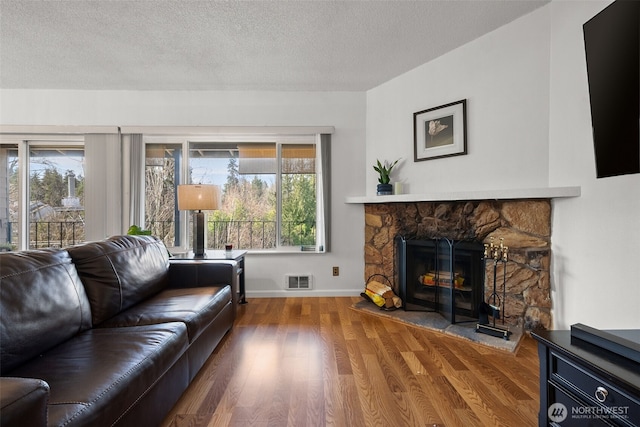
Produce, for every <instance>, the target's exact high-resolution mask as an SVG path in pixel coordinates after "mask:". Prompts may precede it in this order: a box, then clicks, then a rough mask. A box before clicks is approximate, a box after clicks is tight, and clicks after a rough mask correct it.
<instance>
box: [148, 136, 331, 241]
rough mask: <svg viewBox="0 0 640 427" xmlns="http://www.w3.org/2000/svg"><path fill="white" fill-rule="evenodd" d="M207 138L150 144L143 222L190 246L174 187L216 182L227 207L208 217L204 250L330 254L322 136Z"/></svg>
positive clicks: (186, 217) (184, 215)
mask: <svg viewBox="0 0 640 427" xmlns="http://www.w3.org/2000/svg"><path fill="white" fill-rule="evenodd" d="M207 139H208V140H204V139H203V138H198V140H189V138H185V140H184V141H182V142H181V143H179V144H176V143H172V144H166V143H159V142H156V140H155V139H154V140H153V141H149V140H147V142H146V145H145V147H146V149H145V151H146V156H145V168H146V170H145V220H146V225H147V227H148V228H150V229H151V231H152V233H153V234H155V235H158V236H161V237H162V238H163V240H164V241H165V243H166V244H167V245H168V246H185V247H190V246H191V235H190V233H191V229H192V227H191V226H190V222H191V218H192V215H190V214H189V213H187V212H179V211H177V210H176V209H177V208H176V206H177V203H176V187H177V185H178V184H181V183H190V184H216V185H218V186H220V188H221V190H222V207H221V209H219V210H216V211H213V212H206V213H207V227H206V230H207V231H206V245H207V248H210V249H221V248H223V247H224V245H225V244H233V245H234V247H237V248H242V249H254V250H295V251H301V250H304V251H314V252H324V251H326V249H327V239H326V237H325V232H324V231H325V230H326V229H327V228H326V225H325V224H326V219H325V218H326V215H325V212H324V210H322V209H323V208H324V206H328V204H327V203H325V202H324V201H323V200H324V199H325V198H327V191H328V183H327V182H326V180H325V181H324V185H322V184H323V182H321V181H322V180H321V179H320V178H321V177H322V176H323V174H322V173H318V171H319V170H321V169H322V168H323V163H322V161H321V160H322V157H323V156H322V149H321V148H322V143H321V138H320V136H319V135H318V136H316V135H303V136H280V137H261V138H256V137H233V138H229V137H225V138H220V139H218V140H216V138H211V139H209V138H207ZM325 144H327V145H328V135H327V140H326V142H325ZM182 153H184V156H183V154H182ZM327 153H328V151H327ZM324 167H325V168H327V167H328V166H327V163H326V162H325V166H324ZM327 176H328V175H327ZM319 177H320V178H319ZM181 218H183V219H182V221H184V222H185V223H184V224H182V223H181Z"/></svg>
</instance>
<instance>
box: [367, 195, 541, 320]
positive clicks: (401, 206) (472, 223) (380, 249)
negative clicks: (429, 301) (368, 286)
mask: <svg viewBox="0 0 640 427" xmlns="http://www.w3.org/2000/svg"><path fill="white" fill-rule="evenodd" d="M364 211H365V251H364V252H365V280H367V278H369V277H370V276H371V275H373V274H382V275H384V276H386V277H388V278H389V280H390V282H391V283H392V285H393V287H394V291H395V292H396V293H397V294H399V289H398V284H399V273H400V272H399V271H398V266H397V265H396V259H397V253H396V251H397V249H396V245H395V242H394V240H395V239H396V237H397V236H402V237H403V238H405V239H416V240H427V239H450V240H454V241H474V242H477V243H480V244H483V243H486V242H489V240H490V238H491V237H493V238H494V239H495V240H496V241H499V239H500V238H503V239H504V244H505V245H506V246H508V247H509V262H507V263H506V264H504V265H503V264H502V263H500V265H498V273H497V274H498V277H501V278H502V277H503V276H504V277H506V289H504V290H503V287H502V281H499V283H498V284H497V285H498V286H497V289H496V291H497V292H499V293H500V295H502V294H503V291H504V293H505V295H506V298H505V302H504V313H503V318H504V321H505V323H506V324H508V325H511V326H518V327H523V328H524V329H525V330H531V329H536V328H538V327H542V328H545V329H549V328H550V327H551V312H550V310H551V297H550V285H549V284H550V276H549V263H550V255H551V254H550V251H551V248H550V244H551V202H550V199H526V200H490V201H489V200H475V201H452V202H443V201H416V202H389V203H364ZM505 268H506V271H505ZM484 274H485V283H486V284H487V286H485V290H484V296H483V297H484V299H485V300H486V299H487V297H488V295H489V294H490V293H491V292H492V286H493V281H492V277H493V268H492V267H491V272H490V271H489V269H488V267H487V270H486V271H484Z"/></svg>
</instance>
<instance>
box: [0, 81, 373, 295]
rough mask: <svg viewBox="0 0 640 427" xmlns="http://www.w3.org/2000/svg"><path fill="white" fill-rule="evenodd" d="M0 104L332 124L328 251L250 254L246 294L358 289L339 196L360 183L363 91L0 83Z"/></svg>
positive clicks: (67, 113)
mask: <svg viewBox="0 0 640 427" xmlns="http://www.w3.org/2000/svg"><path fill="white" fill-rule="evenodd" d="M0 112H1V116H0V124H4V125H67V126H73V125H103V124H108V125H115V126H123V125H131V126H134V125H148V126H153V125H156V126H163V125H164V126H334V127H335V133H334V135H333V137H332V159H331V161H332V199H331V204H332V218H331V219H332V224H331V227H332V233H331V241H332V251H331V253H327V254H309V253H305V254H287V255H282V254H272V255H265V254H253V255H252V254H250V255H249V256H248V257H247V269H246V280H247V294H248V296H249V297H252V296H270V295H273V296H282V295H294V296H301V295H345V294H347V295H358V294H359V293H360V292H361V291H362V287H363V284H364V278H363V270H364V255H363V248H364V215H363V208H362V206H359V205H347V204H345V203H344V200H345V197H346V196H347V195H352V194H356V193H359V192H360V191H361V189H362V188H363V187H364V184H363V182H364V168H365V164H364V156H363V154H362V153H364V151H365V94H364V93H361V92H360V93H356V92H340V93H327V92H311V93H304V92H181V91H175V92H153V91H141V92H131V91H64V90H2V91H0ZM333 266H339V267H340V276H338V277H333V276H332V274H331V273H332V267H333ZM287 273H293V274H312V275H313V276H314V279H315V290H314V291H313V292H311V293H309V292H306V291H284V290H283V288H284V275H285V274H287Z"/></svg>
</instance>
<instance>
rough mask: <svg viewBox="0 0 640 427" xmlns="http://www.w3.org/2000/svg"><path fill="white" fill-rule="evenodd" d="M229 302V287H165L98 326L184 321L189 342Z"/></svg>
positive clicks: (195, 337)
mask: <svg viewBox="0 0 640 427" xmlns="http://www.w3.org/2000/svg"><path fill="white" fill-rule="evenodd" d="M229 303H231V287H230V286H211V287H202V288H185V289H166V290H164V291H162V292H160V293H159V294H156V295H154V296H153V297H151V298H149V299H147V300H145V301H143V302H141V303H139V304H136V305H135V306H133V307H131V308H130V309H128V310H126V311H124V312H122V313H120V314H118V315H117V316H115V317H113V318H111V319H109V320H107V321H105V322H103V323H102V324H101V325H100V327H125V326H138V325H150V324H155V323H164V322H184V323H186V325H187V331H188V334H189V342H190V343H192V342H193V341H195V340H196V339H197V338H198V336H199V335H200V334H201V333H202V331H203V330H205V329H206V328H207V326H208V325H209V324H210V323H211V322H212V321H213V320H214V319H215V317H216V316H217V315H218V314H219V313H220V312H221V311H222V309H223V308H224V306H225V305H227V304H229Z"/></svg>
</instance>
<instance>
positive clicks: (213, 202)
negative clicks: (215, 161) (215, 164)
mask: <svg viewBox="0 0 640 427" xmlns="http://www.w3.org/2000/svg"><path fill="white" fill-rule="evenodd" d="M219 200H220V187H218V186H217V185H208V184H189V185H178V209H180V210H181V211H199V210H213V209H218V208H219V206H220V202H219Z"/></svg>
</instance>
